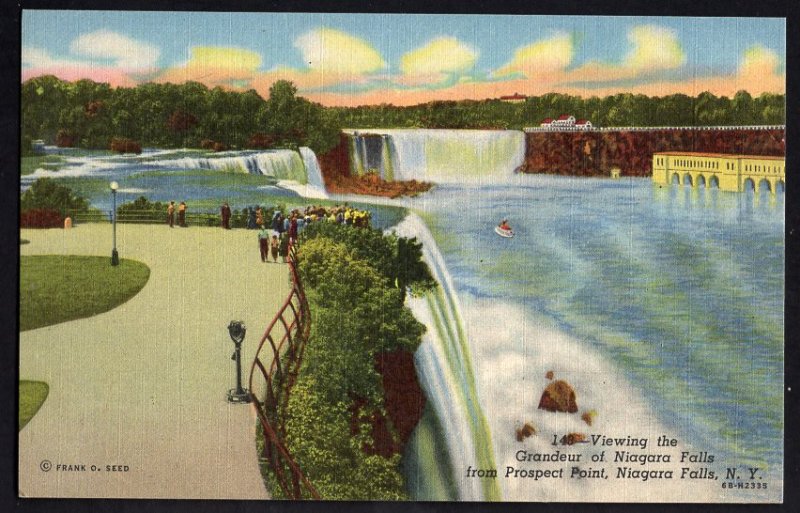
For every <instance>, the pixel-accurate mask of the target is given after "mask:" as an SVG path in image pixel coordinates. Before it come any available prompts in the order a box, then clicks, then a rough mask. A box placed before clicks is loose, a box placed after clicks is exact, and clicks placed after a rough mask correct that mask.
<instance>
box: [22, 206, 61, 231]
mask: <svg viewBox="0 0 800 513" xmlns="http://www.w3.org/2000/svg"><path fill="white" fill-rule="evenodd" d="M19 226H20V228H61V227H62V226H64V219H63V218H62V217H61V214H59V213H58V211H56V210H51V209H46V208H33V209H30V210H23V211H22V212H20V216H19Z"/></svg>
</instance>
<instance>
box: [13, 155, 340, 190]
mask: <svg viewBox="0 0 800 513" xmlns="http://www.w3.org/2000/svg"><path fill="white" fill-rule="evenodd" d="M51 153H54V151H51ZM186 154H188V155H186ZM58 167H59V169H58V170H49V169H43V168H42V169H37V170H36V171H34V172H33V173H31V174H28V175H24V176H22V179H21V182H22V183H21V185H22V190H23V191H24V190H25V189H26V188H27V187H29V186H30V184H31V183H32V182H33V181H35V180H36V179H38V178H42V177H52V178H66V177H70V178H75V177H83V176H86V177H100V176H103V177H112V176H113V177H115V178H117V179H119V178H121V177H123V176H128V175H134V174H137V173H142V172H148V171H151V170H187V171H189V170H211V171H220V172H232V173H248V174H256V175H263V176H268V177H270V178H273V179H274V180H276V181H277V187H278V188H280V189H287V190H291V191H294V192H296V193H297V194H300V195H301V196H304V197H307V198H327V197H328V194H327V192H326V191H325V183H324V181H323V178H322V171H321V169H320V166H319V162H318V161H317V156H316V154H314V152H313V151H312V150H311V149H310V148H307V147H300V148H299V150H298V151H294V150H268V151H229V152H220V153H216V154H214V155H208V153H207V152H205V151H199V150H188V149H174V150H145V151H144V152H143V153H142V154H141V155H132V154H130V155H103V156H70V155H69V154H68V153H67V154H66V155H65V157H64V160H63V162H60V163H59V166H58ZM264 188H274V186H273V185H269V186H265V187H264ZM142 192H147V191H142Z"/></svg>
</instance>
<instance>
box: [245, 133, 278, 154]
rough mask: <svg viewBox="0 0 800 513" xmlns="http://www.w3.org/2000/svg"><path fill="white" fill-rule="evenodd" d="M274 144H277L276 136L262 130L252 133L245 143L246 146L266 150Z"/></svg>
mask: <svg viewBox="0 0 800 513" xmlns="http://www.w3.org/2000/svg"><path fill="white" fill-rule="evenodd" d="M273 146H275V137H274V136H271V135H267V134H265V133H262V132H258V133H255V134H253V135H251V136H250V139H248V140H247V143H246V144H245V147H247V148H250V149H254V150H265V149H267V148H272V147H273Z"/></svg>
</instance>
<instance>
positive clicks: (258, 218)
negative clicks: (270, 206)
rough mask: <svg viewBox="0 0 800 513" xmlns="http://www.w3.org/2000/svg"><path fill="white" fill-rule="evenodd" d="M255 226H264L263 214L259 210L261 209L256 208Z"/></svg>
mask: <svg viewBox="0 0 800 513" xmlns="http://www.w3.org/2000/svg"><path fill="white" fill-rule="evenodd" d="M256 224H257V225H258V226H261V225H263V224H264V212H263V211H262V210H261V207H256Z"/></svg>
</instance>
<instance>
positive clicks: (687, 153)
mask: <svg viewBox="0 0 800 513" xmlns="http://www.w3.org/2000/svg"><path fill="white" fill-rule="evenodd" d="M653 155H654V156H655V155H663V156H668V157H713V158H728V159H752V160H786V157H785V156H783V157H774V156H769V155H741V154H738V153H708V152H702V151H658V152H655V153H653Z"/></svg>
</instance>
